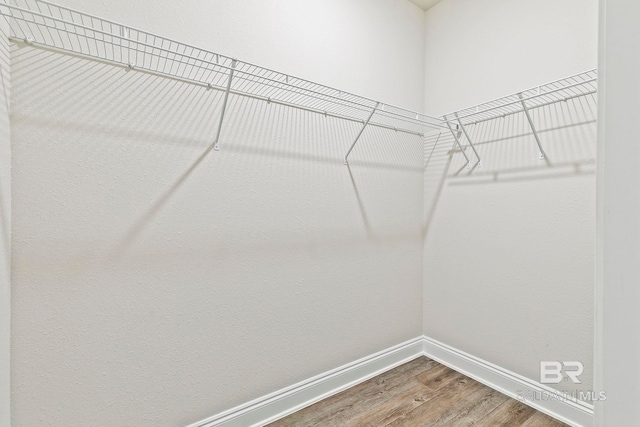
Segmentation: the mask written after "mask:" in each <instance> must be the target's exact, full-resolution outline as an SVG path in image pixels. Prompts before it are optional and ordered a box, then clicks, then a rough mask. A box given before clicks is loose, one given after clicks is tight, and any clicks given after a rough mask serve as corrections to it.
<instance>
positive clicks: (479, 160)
mask: <svg viewBox="0 0 640 427" xmlns="http://www.w3.org/2000/svg"><path fill="white" fill-rule="evenodd" d="M454 115H455V116H456V120H457V121H458V124H459V125H460V130H461V131H462V133H464V136H465V137H466V138H467V142H468V143H469V146H470V147H471V149H472V150H473V154H475V155H476V158H477V159H478V167H479V168H481V167H482V159H481V158H480V155H479V154H478V151H477V150H476V147H474V145H473V142H471V138H470V137H469V134H468V133H467V129H465V127H464V125H463V124H462V120H460V117H458V113H455V114H454ZM467 166H469V165H467Z"/></svg>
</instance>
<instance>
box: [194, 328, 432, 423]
mask: <svg viewBox="0 0 640 427" xmlns="http://www.w3.org/2000/svg"><path fill="white" fill-rule="evenodd" d="M422 346H423V343H422V337H418V338H414V339H412V340H410V341H407V342H404V343H402V344H399V345H396V346H394V347H391V348H389V349H386V350H383V351H381V352H378V353H375V354H372V355H370V356H367V357H364V358H362V359H360V360H356V361H355V362H351V363H348V364H346V365H343V366H341V367H339V368H337V369H333V370H331V371H329V372H325V373H323V374H320V375H317V376H315V377H313V378H309V379H308V380H305V381H302V382H299V383H298V384H294V385H292V386H290V387H287V388H284V389H282V390H279V391H276V392H275V393H271V394H269V395H266V396H263V397H261V398H258V399H256V400H253V401H251V402H248V403H246V404H244V405H241V406H237V407H235V408H232V409H230V410H228V411H225V412H222V413H220V414H217V415H214V416H213V417H210V418H207V419H205V420H202V421H199V422H197V423H194V424H191V425H189V426H188V427H257V426H263V425H265V424H268V423H270V422H273V421H275V420H277V419H280V418H282V417H285V416H287V415H289V414H292V413H294V412H296V411H298V410H300V409H302V408H304V407H307V406H309V405H312V404H314V403H316V402H318V401H320V400H322V399H325V398H327V397H329V396H332V395H334V394H336V393H339V392H341V391H343V390H345V389H347V388H349V387H352V386H354V385H356V384H359V383H361V382H363V381H366V380H368V379H369V378H373V377H375V376H376V375H379V374H381V373H383V372H385V371H388V370H389V369H392V368H394V367H396V366H399V365H401V364H403V363H406V362H408V361H410V360H413V359H415V358H417V357H420V356H422Z"/></svg>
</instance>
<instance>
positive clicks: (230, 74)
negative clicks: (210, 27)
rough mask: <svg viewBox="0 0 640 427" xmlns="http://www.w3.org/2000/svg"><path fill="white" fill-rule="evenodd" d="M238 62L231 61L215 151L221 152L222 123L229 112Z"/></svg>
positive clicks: (214, 145)
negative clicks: (230, 94)
mask: <svg viewBox="0 0 640 427" xmlns="http://www.w3.org/2000/svg"><path fill="white" fill-rule="evenodd" d="M237 65H238V61H237V60H235V59H232V60H231V69H230V70H229V78H228V79H227V88H226V89H225V91H224V100H223V101H222V111H221V112H220V121H219V122H218V132H217V133H216V139H215V140H214V141H213V149H214V150H216V151H220V144H219V142H218V141H219V140H220V132H221V131H222V122H223V121H224V113H225V112H226V111H227V103H228V102H229V92H231V82H232V80H233V73H234V72H235V70H236V66H237Z"/></svg>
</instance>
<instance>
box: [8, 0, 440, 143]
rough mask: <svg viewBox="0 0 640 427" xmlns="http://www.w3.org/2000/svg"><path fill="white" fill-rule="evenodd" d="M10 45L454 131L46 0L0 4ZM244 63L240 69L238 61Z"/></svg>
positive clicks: (418, 128)
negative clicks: (20, 43)
mask: <svg viewBox="0 0 640 427" xmlns="http://www.w3.org/2000/svg"><path fill="white" fill-rule="evenodd" d="M0 15H4V17H5V19H6V20H7V22H8V24H9V28H10V34H9V36H10V39H11V40H13V41H17V42H26V43H28V44H30V45H33V46H35V47H39V48H45V49H51V50H53V51H58V52H63V53H68V54H73V55H78V56H81V57H87V58H91V59H94V60H99V61H104V62H107V63H110V64H117V65H119V66H125V67H128V68H130V69H134V70H138V71H142V72H149V73H152V74H156V75H160V76H164V77H169V78H173V79H178V80H181V81H185V82H188V83H193V84H198V85H201V86H206V87H208V88H211V89H216V90H223V91H226V90H227V88H226V87H225V85H226V83H227V79H228V76H229V75H230V73H231V70H233V72H234V73H235V74H234V77H233V82H232V84H231V85H230V87H229V88H228V93H231V94H234V95H241V96H247V97H250V98H254V99H260V100H263V101H267V102H268V103H274V104H279V105H285V106H288V107H293V108H299V109H302V110H305V111H311V112H314V113H319V114H323V115H325V116H330V117H336V118H340V119H345V120H350V121H355V122H360V123H365V122H366V119H367V117H368V114H369V113H370V111H371V110H372V108H374V106H375V105H377V104H379V105H380V107H379V108H378V109H377V111H376V116H375V121H371V122H370V123H369V126H377V127H382V128H385V129H392V130H396V131H401V132H406V133H410V134H415V135H423V133H424V132H425V128H427V129H428V128H432V129H442V128H446V126H445V125H444V122H443V121H442V119H441V118H437V117H431V116H428V115H426V114H423V113H420V112H416V111H411V110H408V109H406V108H403V107H397V106H394V105H390V104H385V103H379V102H378V101H375V100H372V99H370V98H366V97H363V96H359V95H355V94H352V93H349V92H345V91H341V90H339V89H335V88H332V87H329V86H325V85H321V84H318V83H314V82H312V81H309V80H305V79H301V78H298V77H294V76H291V75H289V74H284V73H280V72H277V71H274V70H271V69H268V68H264V67H260V66H258V65H255V64H252V63H249V62H245V61H237V60H235V59H234V58H231V57H228V56H225V55H221V54H217V53H215V52H210V51H206V50H203V49H200V48H197V47H195V46H192V45H188V44H185V43H181V42H178V41H175V40H172V39H168V38H165V37H161V36H158V35H155V34H152V33H148V32H145V31H141V30H137V29H135V28H132V27H128V26H126V25H123V24H118V23H116V22H113V21H109V20H105V19H102V18H99V17H97V16H94V15H89V14H86V13H83V12H78V11H76V10H73V9H70V8H67V7H64V6H59V5H56V4H53V3H49V2H47V1H44V0H15V1H13V4H6V3H0ZM234 61H236V62H235V63H236V67H235V68H233V67H232V63H233V62H234Z"/></svg>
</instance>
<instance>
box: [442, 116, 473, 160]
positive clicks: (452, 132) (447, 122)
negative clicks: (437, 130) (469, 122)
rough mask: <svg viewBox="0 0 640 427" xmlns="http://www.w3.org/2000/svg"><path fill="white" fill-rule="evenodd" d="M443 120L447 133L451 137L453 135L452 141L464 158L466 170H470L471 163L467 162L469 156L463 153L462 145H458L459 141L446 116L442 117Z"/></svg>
mask: <svg viewBox="0 0 640 427" xmlns="http://www.w3.org/2000/svg"><path fill="white" fill-rule="evenodd" d="M444 120H445V123H446V124H447V127H448V128H449V131H450V132H451V135H453V139H454V140H455V141H456V144H457V145H458V148H459V149H460V152H461V153H462V155H463V156H464V158H465V160H466V161H467V169H470V168H471V161H470V160H469V156H467V153H465V152H464V148H462V144H460V140H459V139H458V135H456V133H455V132H454V131H453V128H452V127H451V123H450V122H449V119H447V116H444Z"/></svg>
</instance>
